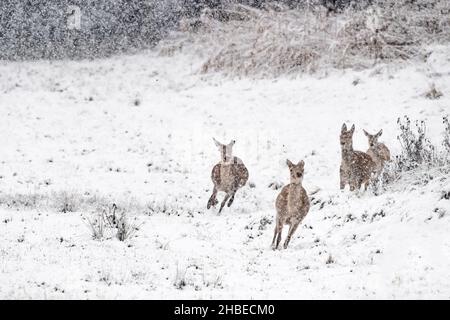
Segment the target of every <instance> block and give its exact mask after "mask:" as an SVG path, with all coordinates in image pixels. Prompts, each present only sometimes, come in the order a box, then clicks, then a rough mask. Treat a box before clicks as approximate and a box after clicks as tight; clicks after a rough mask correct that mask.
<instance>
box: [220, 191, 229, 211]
mask: <svg viewBox="0 0 450 320" xmlns="http://www.w3.org/2000/svg"><path fill="white" fill-rule="evenodd" d="M229 198H230V194H229V193H227V195H226V196H225V199H223V201H222V203H221V204H220V209H219V213H221V212H222V209H223V207H224V206H225V203H226V202H227V201H228V199H229Z"/></svg>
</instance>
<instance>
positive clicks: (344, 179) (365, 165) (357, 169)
mask: <svg viewBox="0 0 450 320" xmlns="http://www.w3.org/2000/svg"><path fill="white" fill-rule="evenodd" d="M354 132H355V125H352V127H351V129H350V130H347V126H346V124H345V123H344V124H343V125H342V129H341V135H340V142H341V154H342V158H341V167H340V170H339V171H340V188H341V190H342V189H344V188H345V186H346V185H347V184H348V185H349V186H350V191H354V190H355V189H357V190H359V189H360V188H361V185H363V184H364V190H367V186H368V185H369V183H370V180H371V175H372V173H373V172H374V171H375V162H374V161H373V160H372V158H371V157H370V156H369V155H368V154H367V153H365V152H362V151H356V150H353V133H354Z"/></svg>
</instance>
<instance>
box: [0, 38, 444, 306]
mask: <svg viewBox="0 0 450 320" xmlns="http://www.w3.org/2000/svg"><path fill="white" fill-rule="evenodd" d="M432 50H433V53H432V55H431V56H430V58H429V59H428V60H427V62H422V63H416V64H413V63H410V64H406V63H404V64H402V65H399V64H396V65H392V64H391V65H380V66H376V67H374V68H373V69H370V70H365V71H360V72H356V71H349V70H348V71H331V72H329V74H321V75H315V76H311V75H302V76H299V77H297V78H278V79H274V80H251V79H228V78H224V77H221V76H220V75H209V76H201V75H198V73H197V70H198V68H199V66H200V61H197V60H195V59H193V58H192V57H189V56H182V55H176V56H175V57H159V56H157V55H156V54H155V53H153V52H147V53H143V54H140V55H135V56H123V57H115V58H110V59H106V60H101V61H84V62H52V63H50V62H22V63H11V62H1V64H0V137H1V148H0V159H1V165H0V177H1V179H0V201H1V209H0V298H3V299H13V298H20V299H29V298H34V299H39V298H48V299H60V298H64V299H71V298H81V299H94V298H100V299H103V298H112V299H116V298H150V299H153V298H162V299H169V298H172V299H176V298H181V299H188V298H192V299H210V298H213V299H217V298H227V299H238V298H241V299H254V298H255V299H256V298H259V299H267V298H271V299H304V298H306V299H311V298H312V299H314V298H331V299H340V298H343V299H349V298H356V299H366V298H377V299H383V298H386V299H393V298H396V299H399V298H443V299H449V298H450V275H449V270H450V200H447V199H446V197H443V196H442V194H443V192H449V191H450V179H448V176H443V175H439V174H435V173H431V174H432V175H433V176H434V179H433V180H430V182H429V183H427V184H425V185H422V184H419V185H416V184H414V183H410V182H409V181H408V180H402V181H401V182H400V183H396V184H395V185H392V186H391V187H390V188H389V189H388V191H387V192H384V193H382V194H381V195H378V196H375V195H373V194H372V193H371V192H366V193H363V192H361V193H360V194H351V193H350V192H349V191H348V189H346V190H345V191H344V192H341V191H340V190H339V164H340V145H339V133H340V128H341V125H342V123H343V122H346V123H347V125H349V124H350V125H351V124H352V123H354V124H355V125H356V133H355V138H354V146H355V148H356V149H358V150H366V149H367V139H366V137H365V136H364V134H363V132H362V129H363V128H364V129H366V130H367V131H369V132H372V133H375V132H376V131H378V130H379V129H381V128H382V129H383V136H382V137H381V140H382V141H384V142H385V143H386V144H387V145H388V146H389V147H390V149H391V153H392V154H394V155H395V154H397V153H398V152H399V150H400V146H399V144H398V142H397V140H396V136H397V134H398V129H397V124H396V120H397V118H398V117H399V116H403V115H405V114H406V115H409V116H410V118H412V119H423V120H427V123H428V129H429V135H430V136H431V138H432V139H433V142H435V143H436V144H439V143H440V141H441V139H442V137H441V132H442V129H443V128H442V116H443V115H446V114H448V113H450V48H449V47H434V48H432ZM433 82H434V83H435V84H436V87H437V88H438V89H439V90H440V91H441V92H442V93H443V96H442V97H441V98H440V99H438V100H429V99H427V98H425V97H424V96H423V94H424V93H425V92H426V91H427V90H428V89H429V86H430V84H431V83H433ZM212 137H216V138H217V139H218V140H220V141H222V142H226V143H228V142H229V141H230V140H231V139H236V141H237V142H236V145H235V147H234V153H235V155H236V156H238V157H240V158H241V159H242V160H243V161H244V163H245V164H246V166H247V167H248V169H249V172H250V178H249V182H250V184H247V186H245V187H244V188H243V189H241V190H239V191H238V193H237V195H236V199H235V201H234V204H233V205H232V206H231V207H230V208H225V209H224V211H223V212H222V214H221V215H218V214H217V208H216V209H214V210H213V209H211V210H207V209H206V203H207V200H208V198H209V196H210V193H211V190H212V182H211V179H210V173H211V168H212V166H213V165H214V164H215V163H216V162H218V161H219V160H220V157H219V153H218V151H217V149H216V147H215V145H214V143H213V140H212ZM286 158H289V159H291V160H292V161H295V162H297V161H299V160H301V159H304V160H305V163H306V165H305V178H304V182H303V185H304V187H305V188H306V190H308V191H309V192H312V191H316V190H319V191H318V192H317V193H316V194H315V195H314V200H313V201H312V203H313V205H312V207H311V210H310V212H309V214H308V216H307V217H306V218H305V220H304V221H303V223H302V226H301V227H300V228H299V229H298V230H297V232H296V234H295V236H294V238H293V239H292V240H291V243H290V247H289V248H288V249H287V250H277V251H272V250H271V249H270V243H271V240H272V236H273V228H274V223H273V220H274V215H275V210H274V202H275V198H276V196H277V194H278V192H279V190H274V189H273V188H269V187H268V186H269V185H270V184H271V183H274V182H275V183H278V184H285V183H287V182H288V181H289V172H288V169H287V166H286ZM250 185H251V186H250ZM221 197H222V195H220V196H219V201H220V200H221ZM112 203H116V204H117V205H118V206H119V207H122V208H125V209H126V210H127V212H128V214H129V216H130V217H134V218H135V219H136V221H137V223H138V224H139V225H140V228H139V230H138V231H137V232H136V233H135V235H134V237H132V238H131V239H128V240H126V241H124V242H121V241H119V240H118V239H116V238H114V237H112V238H110V239H108V238H106V239H104V240H102V241H100V240H93V239H92V235H91V231H90V229H89V228H88V226H87V225H86V222H85V220H83V217H91V216H92V215H93V214H94V213H95V212H96V211H98V210H99V207H101V206H105V205H112ZM64 204H69V205H70V206H69V207H70V210H68V211H69V212H62V211H67V210H62V208H63V207H64V206H65V205H64ZM286 229H287V228H285V230H284V233H283V239H284V236H285V234H286V231H287V230H286Z"/></svg>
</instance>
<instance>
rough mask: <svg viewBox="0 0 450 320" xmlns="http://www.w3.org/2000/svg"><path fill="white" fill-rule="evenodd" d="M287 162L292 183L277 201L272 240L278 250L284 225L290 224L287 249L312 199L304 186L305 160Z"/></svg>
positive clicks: (273, 246) (285, 243) (285, 244)
mask: <svg viewBox="0 0 450 320" xmlns="http://www.w3.org/2000/svg"><path fill="white" fill-rule="evenodd" d="M286 164H287V166H288V167H289V171H290V183H289V184H288V185H286V186H284V187H283V188H282V189H281V192H280V193H279V194H278V196H277V199H276V201H275V208H276V212H277V213H276V223H275V231H274V235H273V240H272V249H273V250H276V249H277V248H278V246H279V244H280V241H281V232H282V230H283V226H284V225H289V232H288V235H287V237H286V239H285V241H284V245H283V248H284V249H287V247H288V245H289V242H290V240H291V237H292V235H293V234H294V232H295V231H296V230H297V228H298V226H299V224H300V223H301V222H302V220H303V219H304V218H305V216H306V215H307V213H308V211H309V207H310V201H309V198H308V194H307V193H306V191H305V189H304V188H303V186H302V182H303V175H304V169H305V162H304V161H303V160H301V161H300V162H299V163H297V164H293V163H292V162H291V161H290V160H289V159H287V160H286Z"/></svg>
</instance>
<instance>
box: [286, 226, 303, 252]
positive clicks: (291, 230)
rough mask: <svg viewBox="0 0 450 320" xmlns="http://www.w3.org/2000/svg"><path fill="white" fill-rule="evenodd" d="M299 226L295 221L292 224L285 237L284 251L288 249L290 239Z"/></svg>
mask: <svg viewBox="0 0 450 320" xmlns="http://www.w3.org/2000/svg"><path fill="white" fill-rule="evenodd" d="M299 224H300V221H295V222H294V223H292V224H291V225H290V227H289V233H288V235H287V237H286V240H285V241H284V246H283V247H284V248H285V249H286V248H287V247H288V244H289V241H291V237H292V235H293V234H294V232H295V230H297V228H298V226H299Z"/></svg>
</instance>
